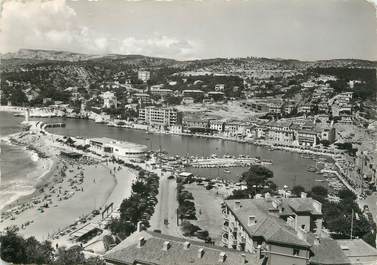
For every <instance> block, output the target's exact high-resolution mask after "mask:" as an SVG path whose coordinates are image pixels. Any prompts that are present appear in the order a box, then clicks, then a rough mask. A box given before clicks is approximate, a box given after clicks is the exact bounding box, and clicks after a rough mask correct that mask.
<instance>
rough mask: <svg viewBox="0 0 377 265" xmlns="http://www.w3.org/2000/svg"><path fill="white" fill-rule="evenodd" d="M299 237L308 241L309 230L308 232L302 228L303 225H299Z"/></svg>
mask: <svg viewBox="0 0 377 265" xmlns="http://www.w3.org/2000/svg"><path fill="white" fill-rule="evenodd" d="M297 237H298V238H299V239H301V240H304V241H306V238H307V232H306V231H305V230H304V229H302V228H301V227H299V228H298V229H297Z"/></svg>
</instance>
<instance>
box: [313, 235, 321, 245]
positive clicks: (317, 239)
mask: <svg viewBox="0 0 377 265" xmlns="http://www.w3.org/2000/svg"><path fill="white" fill-rule="evenodd" d="M320 243H321V241H320V239H319V236H316V237H315V239H314V246H319V244H320Z"/></svg>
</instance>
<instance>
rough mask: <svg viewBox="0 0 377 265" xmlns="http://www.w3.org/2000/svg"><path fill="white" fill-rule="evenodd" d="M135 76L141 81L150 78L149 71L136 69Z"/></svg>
mask: <svg viewBox="0 0 377 265" xmlns="http://www.w3.org/2000/svg"><path fill="white" fill-rule="evenodd" d="M137 78H138V79H139V80H141V81H143V82H147V81H148V80H149V79H151V73H150V72H149V71H142V70H141V71H138V72H137Z"/></svg>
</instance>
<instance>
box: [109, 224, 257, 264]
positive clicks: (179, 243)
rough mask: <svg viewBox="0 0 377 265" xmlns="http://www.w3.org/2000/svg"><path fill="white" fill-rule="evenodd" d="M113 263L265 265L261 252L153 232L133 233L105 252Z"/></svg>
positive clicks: (110, 262)
mask: <svg viewBox="0 0 377 265" xmlns="http://www.w3.org/2000/svg"><path fill="white" fill-rule="evenodd" d="M104 260H105V262H106V264H114V265H147V264H151V265H152V264H153V265H176V264H180V265H191V264H196V265H208V264H223V265H242V264H248V265H262V264H263V262H264V259H263V258H260V255H258V254H252V253H246V252H239V251H234V250H231V249H227V248H224V247H218V246H215V245H211V244H206V243H202V242H198V241H192V240H187V239H184V238H178V237H174V236H168V235H164V234H161V233H155V232H151V231H140V232H136V233H133V234H131V235H130V236H129V237H127V238H126V239H125V240H124V241H122V242H121V243H120V244H119V245H117V246H116V247H114V248H113V249H112V250H110V251H108V252H107V253H105V255H104Z"/></svg>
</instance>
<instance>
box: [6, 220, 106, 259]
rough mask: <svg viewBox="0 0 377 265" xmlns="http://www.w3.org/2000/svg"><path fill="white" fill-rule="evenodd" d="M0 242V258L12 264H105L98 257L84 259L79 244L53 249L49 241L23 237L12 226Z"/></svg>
mask: <svg viewBox="0 0 377 265" xmlns="http://www.w3.org/2000/svg"><path fill="white" fill-rule="evenodd" d="M0 243H1V249H0V256H1V259H2V260H4V261H6V262H12V263H14V264H52V265H72V264H77V265H105V262H104V261H103V260H101V259H99V258H89V259H86V258H85V257H84V254H83V252H82V251H83V249H82V247H80V246H73V247H71V248H69V249H66V248H63V247H62V248H57V249H56V251H55V249H54V248H53V247H52V246H51V243H50V242H49V241H44V242H39V241H38V240H36V239H35V238H34V237H29V238H27V239H24V238H23V237H21V236H19V235H18V234H17V229H15V228H13V227H11V228H9V229H7V230H6V232H5V234H4V235H2V236H0Z"/></svg>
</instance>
